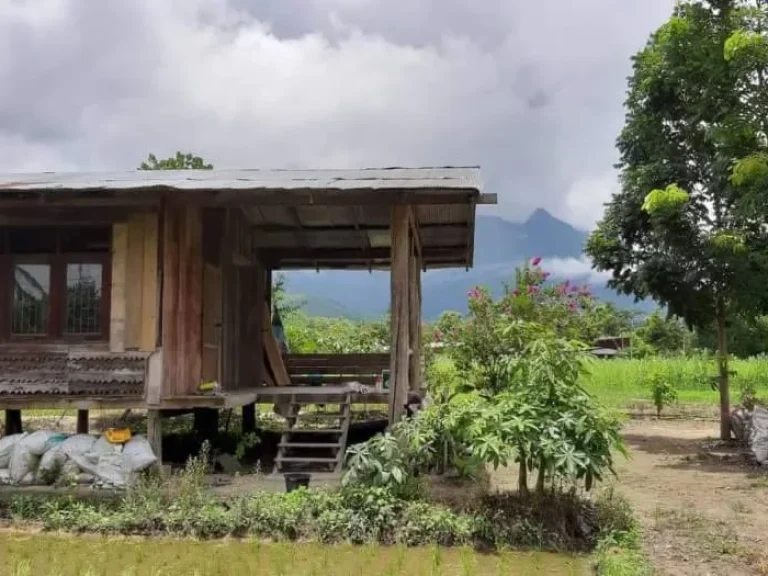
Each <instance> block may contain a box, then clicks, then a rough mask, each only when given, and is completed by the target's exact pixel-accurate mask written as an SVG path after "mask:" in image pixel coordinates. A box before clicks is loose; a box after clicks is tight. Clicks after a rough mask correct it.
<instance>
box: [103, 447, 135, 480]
mask: <svg viewBox="0 0 768 576" xmlns="http://www.w3.org/2000/svg"><path fill="white" fill-rule="evenodd" d="M124 460H125V458H124V456H123V455H122V454H120V453H118V452H115V451H112V452H111V453H110V452H104V453H103V454H101V455H100V456H99V463H98V465H97V466H96V476H97V477H98V479H99V480H101V481H102V482H105V483H106V484H109V485H111V486H117V487H123V486H125V485H126V484H127V482H128V476H129V474H128V473H127V471H126V470H125V467H124Z"/></svg>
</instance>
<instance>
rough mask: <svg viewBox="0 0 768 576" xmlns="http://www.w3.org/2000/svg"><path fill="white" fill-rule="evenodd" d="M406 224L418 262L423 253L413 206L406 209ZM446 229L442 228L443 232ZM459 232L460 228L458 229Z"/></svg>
mask: <svg viewBox="0 0 768 576" xmlns="http://www.w3.org/2000/svg"><path fill="white" fill-rule="evenodd" d="M408 223H409V224H410V230H411V238H412V239H413V244H414V245H415V253H416V256H417V257H418V259H419V260H421V259H422V258H423V254H424V251H423V250H422V248H421V231H420V230H419V222H418V217H417V215H416V208H415V207H413V206H409V207H408ZM445 229H446V228H443V230H445ZM459 230H461V228H459Z"/></svg>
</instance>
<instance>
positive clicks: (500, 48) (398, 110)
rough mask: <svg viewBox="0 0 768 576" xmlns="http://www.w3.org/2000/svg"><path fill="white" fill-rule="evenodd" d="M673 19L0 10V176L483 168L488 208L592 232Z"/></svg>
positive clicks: (241, 0) (345, 1) (55, 0)
mask: <svg viewBox="0 0 768 576" xmlns="http://www.w3.org/2000/svg"><path fill="white" fill-rule="evenodd" d="M671 6H672V0H583V1H582V2H579V3H578V5H577V4H574V3H571V4H569V3H563V2H561V1H557V2H556V1H555V0H541V1H540V2H522V1H517V0H487V1H484V2H482V3H480V4H476V3H475V4H473V3H467V2H463V1H462V2H460V1H457V0H441V1H440V2H438V1H437V0H391V1H390V2H386V3H385V2H376V1H374V0H259V1H256V0H168V1H166V2H157V1H156V0H133V1H131V2H124V1H118V0H103V1H101V2H97V3H85V2H81V1H79V0H44V3H41V1H40V0H38V1H34V2H33V1H32V0H15V1H12V2H9V1H8V0H0V169H3V170H8V169H23V168H26V169H62V168H72V169H84V170H88V169H122V168H133V167H135V166H136V165H137V164H138V163H139V162H140V160H141V159H142V158H143V157H145V156H146V154H147V153H148V152H150V151H154V152H156V153H158V154H171V153H173V152H174V151H175V150H176V149H184V150H192V151H194V152H196V153H198V154H201V155H203V156H205V157H206V158H208V159H210V160H211V161H213V162H214V163H215V164H216V165H217V166H219V167H351V166H375V165H379V166H381V165H429V164H439V165H445V164H481V165H482V166H483V171H484V179H485V181H486V183H487V187H488V190H489V191H491V192H497V193H498V194H499V197H500V202H501V206H499V208H498V209H497V213H500V214H502V215H505V216H508V217H516V216H517V215H518V214H519V212H520V211H521V210H523V211H525V210H530V208H533V207H544V208H547V209H549V210H550V211H552V212H554V213H557V214H558V215H559V216H561V217H563V218H564V219H566V220H569V221H570V222H573V223H575V224H578V225H580V226H584V227H588V226H589V225H590V224H591V223H593V222H594V220H595V218H596V217H598V216H599V212H600V206H599V204H600V202H601V201H602V200H603V199H604V197H605V192H604V191H605V190H607V189H609V188H610V185H608V184H607V182H608V178H609V177H608V176H605V174H608V173H609V171H610V167H611V165H612V163H613V161H614V152H613V143H614V139H615V136H616V134H617V132H618V129H619V128H620V125H621V120H622V109H621V103H622V102H621V101H622V99H623V92H624V87H625V84H626V81H625V77H626V76H627V75H628V74H629V72H630V61H629V57H630V55H631V54H633V53H634V52H635V51H636V50H637V49H638V48H639V47H641V46H642V44H643V43H644V41H645V38H646V37H647V35H648V33H649V32H650V31H651V30H652V29H653V28H654V27H656V26H657V25H658V24H659V23H660V22H661V21H662V20H663V19H664V18H665V17H666V16H667V15H668V14H669V12H670V9H671ZM611 177H612V176H611Z"/></svg>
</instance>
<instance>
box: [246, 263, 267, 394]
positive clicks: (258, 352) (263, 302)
mask: <svg viewBox="0 0 768 576" xmlns="http://www.w3.org/2000/svg"><path fill="white" fill-rule="evenodd" d="M254 272H255V273H254V279H255V282H256V286H254V298H253V302H252V307H251V310H252V312H251V313H252V314H253V316H254V318H253V322H252V324H251V329H252V330H254V331H255V332H254V334H253V348H254V349H253V350H249V351H247V353H248V354H249V355H251V357H252V358H253V362H254V366H253V380H254V381H253V382H252V383H248V384H247V386H248V387H253V386H256V387H258V386H263V385H264V374H265V372H266V366H265V365H264V363H265V354H264V330H263V329H262V328H263V326H264V315H265V314H268V313H269V310H270V308H269V304H267V293H268V287H267V282H268V281H269V280H270V279H271V277H270V275H269V274H267V271H266V270H265V269H264V267H263V266H262V265H261V264H259V265H257V266H256V268H255V270H254Z"/></svg>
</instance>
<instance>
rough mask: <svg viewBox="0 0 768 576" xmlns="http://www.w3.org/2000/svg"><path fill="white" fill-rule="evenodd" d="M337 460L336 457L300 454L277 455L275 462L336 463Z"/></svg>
mask: <svg viewBox="0 0 768 576" xmlns="http://www.w3.org/2000/svg"><path fill="white" fill-rule="evenodd" d="M338 461H339V459H338V458H320V457H317V456H313V457H301V456H282V455H278V457H277V458H276V460H275V462H280V463H282V462H293V463H297V464H298V463H306V464H336V463H337V462H338Z"/></svg>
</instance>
